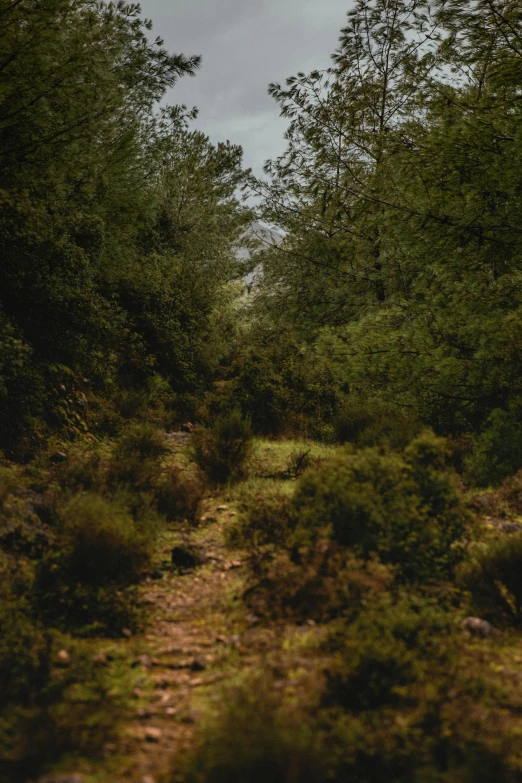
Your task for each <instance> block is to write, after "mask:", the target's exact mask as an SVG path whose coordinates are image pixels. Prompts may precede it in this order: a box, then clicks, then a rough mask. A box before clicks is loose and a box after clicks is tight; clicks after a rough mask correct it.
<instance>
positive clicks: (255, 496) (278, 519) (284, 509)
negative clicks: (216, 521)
mask: <svg viewBox="0 0 522 783" xmlns="http://www.w3.org/2000/svg"><path fill="white" fill-rule="evenodd" d="M238 501H239V508H240V509H241V511H242V515H241V518H240V520H239V522H238V523H237V524H236V525H234V527H232V528H231V529H230V530H229V533H228V536H229V541H230V543H231V544H234V545H237V546H245V545H248V546H253V547H257V546H263V545H265V544H276V545H284V544H285V542H286V541H287V539H288V536H289V533H290V532H291V531H292V530H293V529H294V528H295V524H296V522H297V519H296V516H295V512H294V510H293V508H292V497H291V495H290V494H289V493H288V492H287V491H285V488H284V487H281V485H280V484H277V483H276V482H275V481H270V482H269V481H266V480H264V481H263V482H262V483H259V482H257V483H256V484H255V486H254V487H253V488H248V487H245V488H242V491H240V493H239V497H238Z"/></svg>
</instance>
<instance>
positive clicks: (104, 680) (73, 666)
mask: <svg viewBox="0 0 522 783" xmlns="http://www.w3.org/2000/svg"><path fill="white" fill-rule="evenodd" d="M46 642H48V644H47V647H46V651H45V660H46V664H47V665H46V667H45V676H44V677H43V678H41V680H40V681H39V682H38V684H37V687H36V688H35V689H34V690H32V692H31V701H30V703H29V702H26V703H22V702H21V701H20V700H18V699H17V702H16V703H6V702H4V701H2V703H1V704H0V747H1V749H2V765H1V768H0V783H24V781H26V780H28V779H30V780H34V779H36V778H37V777H38V779H40V774H41V773H42V772H43V771H44V770H45V768H48V766H49V765H52V764H53V763H56V762H57V761H58V760H59V759H60V758H61V757H63V755H65V754H68V755H70V756H72V755H76V756H78V755H82V756H88V757H90V758H92V757H96V756H98V755H101V754H102V752H103V748H104V745H105V744H106V743H107V741H112V740H115V739H116V738H117V735H118V733H119V729H120V725H121V722H122V720H123V718H124V717H128V705H129V700H130V693H131V688H132V687H133V684H134V683H133V680H134V679H135V675H134V674H132V675H130V674H129V671H130V670H129V665H128V661H126V662H125V663H126V665H125V663H124V665H123V666H122V662H121V661H119V660H118V659H117V658H118V654H117V653H116V654H115V655H114V660H112V658H113V655H111V661H110V663H108V665H104V666H100V665H97V663H96V661H95V660H93V654H92V646H91V645H89V644H88V643H85V642H82V641H74V642H73V641H72V640H71V639H67V641H66V645H67V650H68V651H69V652H70V656H71V662H70V665H69V666H68V667H66V668H61V669H56V668H51V667H50V665H49V663H50V661H52V659H53V658H54V656H55V654H56V652H57V650H59V649H60V648H61V647H62V646H63V642H62V643H60V640H59V639H58V638H56V639H54V645H53V647H54V649H53V650H52V649H51V644H50V642H51V637H50V635H49V634H47V639H46ZM58 645H60V646H58ZM46 779H47V778H46ZM53 779H54V778H53Z"/></svg>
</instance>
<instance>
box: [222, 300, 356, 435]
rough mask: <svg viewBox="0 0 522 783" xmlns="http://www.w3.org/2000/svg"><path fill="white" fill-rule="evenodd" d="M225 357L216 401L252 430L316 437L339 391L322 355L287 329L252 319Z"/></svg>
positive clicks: (336, 404) (329, 416) (332, 411)
mask: <svg viewBox="0 0 522 783" xmlns="http://www.w3.org/2000/svg"><path fill="white" fill-rule="evenodd" d="M251 317H253V316H252V315H251ZM229 361H230V367H229V368H228V371H227V376H226V377H227V387H226V396H225V399H224V400H223V402H222V403H221V404H222V405H223V404H224V405H226V406H227V407H238V408H239V409H240V410H241V411H242V413H243V415H245V416H248V417H249V418H250V420H251V422H252V427H253V429H254V431H255V432H256V433H260V434H265V435H279V434H285V435H287V436H292V435H296V434H305V435H308V436H310V437H314V436H315V437H317V436H320V435H321V432H322V428H323V427H324V425H325V424H329V423H330V422H331V421H332V418H333V417H334V415H335V413H336V412H337V410H338V408H339V405H340V401H341V398H342V394H341V391H340V389H339V384H338V383H337V382H336V379H335V377H334V375H333V373H332V369H331V367H330V366H329V364H328V362H327V361H326V360H325V357H324V356H321V354H320V353H318V352H315V351H313V350H312V349H308V350H307V346H306V345H304V344H303V343H302V342H301V341H300V340H299V339H298V337H297V336H296V335H295V334H294V333H293V332H292V330H291V329H287V330H278V331H277V333H276V332H274V330H273V328H270V327H269V325H268V324H266V323H265V322H264V321H261V322H260V323H256V321H255V320H254V323H253V325H252V327H251V328H250V329H249V331H248V333H247V334H246V335H245V336H243V340H242V341H240V342H239V344H238V345H236V346H233V348H232V356H231V358H230V360H229Z"/></svg>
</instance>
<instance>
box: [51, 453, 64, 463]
mask: <svg viewBox="0 0 522 783" xmlns="http://www.w3.org/2000/svg"><path fill="white" fill-rule="evenodd" d="M50 459H51V462H65V461H66V460H67V454H66V453H65V451H55V452H54V454H51V457H50Z"/></svg>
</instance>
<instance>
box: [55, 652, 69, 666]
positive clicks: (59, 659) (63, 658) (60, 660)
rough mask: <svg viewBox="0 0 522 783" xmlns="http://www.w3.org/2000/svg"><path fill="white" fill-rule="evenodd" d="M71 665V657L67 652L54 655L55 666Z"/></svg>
mask: <svg viewBox="0 0 522 783" xmlns="http://www.w3.org/2000/svg"><path fill="white" fill-rule="evenodd" d="M70 663H71V655H70V653H68V652H67V650H60V651H59V652H58V653H56V665H57V666H69V664H70Z"/></svg>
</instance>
